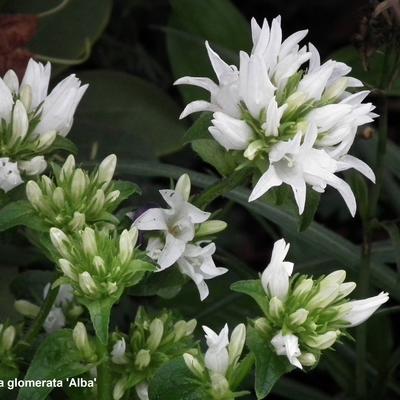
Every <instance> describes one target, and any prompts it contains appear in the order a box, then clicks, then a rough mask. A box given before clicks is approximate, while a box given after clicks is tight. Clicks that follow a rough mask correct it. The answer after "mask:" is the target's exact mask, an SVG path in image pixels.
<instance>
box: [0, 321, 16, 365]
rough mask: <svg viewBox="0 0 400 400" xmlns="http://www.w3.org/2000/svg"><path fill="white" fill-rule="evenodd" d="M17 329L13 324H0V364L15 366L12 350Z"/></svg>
mask: <svg viewBox="0 0 400 400" xmlns="http://www.w3.org/2000/svg"><path fill="white" fill-rule="evenodd" d="M16 336H17V330H16V328H15V327H14V326H13V325H5V324H0V365H1V366H3V367H9V368H16V363H15V357H14V354H13V352H12V350H13V347H14V344H15V338H16Z"/></svg>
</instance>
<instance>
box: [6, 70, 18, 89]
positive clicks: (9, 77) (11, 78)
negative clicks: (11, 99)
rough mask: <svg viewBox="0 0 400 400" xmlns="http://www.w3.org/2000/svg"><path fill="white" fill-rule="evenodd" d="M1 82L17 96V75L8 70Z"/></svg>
mask: <svg viewBox="0 0 400 400" xmlns="http://www.w3.org/2000/svg"><path fill="white" fill-rule="evenodd" d="M3 81H4V83H5V84H6V85H7V87H8V88H9V89H10V92H11V93H12V94H17V93H18V90H19V81H18V76H17V74H16V73H15V72H14V71H13V70H12V69H9V70H8V71H7V72H6V73H5V74H4V76H3Z"/></svg>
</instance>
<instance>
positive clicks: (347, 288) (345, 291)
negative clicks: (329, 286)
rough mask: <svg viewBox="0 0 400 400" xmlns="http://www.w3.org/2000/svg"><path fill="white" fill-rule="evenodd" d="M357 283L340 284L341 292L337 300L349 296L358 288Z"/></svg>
mask: <svg viewBox="0 0 400 400" xmlns="http://www.w3.org/2000/svg"><path fill="white" fill-rule="evenodd" d="M356 286H357V285H356V283H355V282H345V283H342V284H341V285H340V286H339V294H338V297H337V300H341V299H344V298H345V297H347V296H348V295H349V294H350V293H351V292H352V291H353V290H354V289H355V288H356Z"/></svg>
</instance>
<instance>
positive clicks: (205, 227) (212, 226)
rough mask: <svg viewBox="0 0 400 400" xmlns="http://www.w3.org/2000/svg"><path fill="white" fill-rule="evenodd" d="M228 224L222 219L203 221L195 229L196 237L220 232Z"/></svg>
mask: <svg viewBox="0 0 400 400" xmlns="http://www.w3.org/2000/svg"><path fill="white" fill-rule="evenodd" d="M227 226H228V224H227V223H226V222H224V221H218V220H211V221H206V222H203V223H202V224H201V225H200V226H199V228H198V229H197V231H196V237H197V238H198V237H201V236H209V235H213V234H215V233H218V232H221V231H223V230H224V229H226V227H227Z"/></svg>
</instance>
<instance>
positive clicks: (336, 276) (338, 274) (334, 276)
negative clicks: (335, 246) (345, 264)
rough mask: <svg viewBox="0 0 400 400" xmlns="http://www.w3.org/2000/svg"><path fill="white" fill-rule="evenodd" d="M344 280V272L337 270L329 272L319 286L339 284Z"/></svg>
mask: <svg viewBox="0 0 400 400" xmlns="http://www.w3.org/2000/svg"><path fill="white" fill-rule="evenodd" d="M345 279H346V271H345V270H343V269H339V270H337V271H334V272H331V273H330V274H329V275H327V276H326V277H325V278H324V279H322V281H321V283H320V284H321V285H329V284H334V283H337V284H341V283H343V282H344V280H345Z"/></svg>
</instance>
